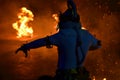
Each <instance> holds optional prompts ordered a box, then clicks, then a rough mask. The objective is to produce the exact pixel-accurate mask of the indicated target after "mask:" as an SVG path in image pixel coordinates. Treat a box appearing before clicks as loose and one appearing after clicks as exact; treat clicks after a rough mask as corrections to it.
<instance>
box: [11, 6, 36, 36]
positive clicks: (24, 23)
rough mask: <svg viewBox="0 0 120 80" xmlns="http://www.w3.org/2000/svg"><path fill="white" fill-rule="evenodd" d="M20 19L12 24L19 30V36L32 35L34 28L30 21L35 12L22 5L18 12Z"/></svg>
mask: <svg viewBox="0 0 120 80" xmlns="http://www.w3.org/2000/svg"><path fill="white" fill-rule="evenodd" d="M17 16H18V20H17V21H16V22H15V23H13V24H12V26H13V28H14V29H15V30H17V38H22V37H32V36H33V29H32V27H30V26H29V25H28V23H29V22H30V21H33V17H34V15H33V13H32V11H30V10H28V9H27V8H26V7H22V8H21V9H20V12H19V13H18V14H17Z"/></svg>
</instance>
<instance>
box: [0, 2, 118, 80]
mask: <svg viewBox="0 0 120 80" xmlns="http://www.w3.org/2000/svg"><path fill="white" fill-rule="evenodd" d="M74 1H75V3H76V6H77V10H78V13H79V14H80V17H81V23H82V25H83V26H84V27H86V28H87V29H88V31H89V32H90V33H92V34H93V35H95V36H96V38H98V39H100V40H101V41H102V48H101V49H98V50H96V51H90V52H88V53H89V54H88V55H87V58H86V60H85V63H84V65H85V67H86V68H87V69H88V70H89V71H90V73H91V77H92V78H93V77H95V78H96V80H103V78H106V79H107V80H120V69H119V68H120V38H119V37H120V1H119V0H74ZM23 6H25V7H27V8H28V9H30V10H31V11H32V12H33V14H34V21H33V22H31V23H30V25H31V26H32V28H33V30H34V37H33V38H31V39H30V40H28V42H29V41H32V40H35V39H37V38H41V37H45V36H46V35H50V34H54V33H55V28H54V26H55V25H56V22H55V20H54V19H53V18H52V14H54V13H58V12H59V11H62V12H63V11H65V9H66V8H67V7H66V0H33V1H32V0H0V80H36V79H37V78H38V77H39V76H41V75H51V76H53V75H54V74H55V70H56V66H57V50H56V47H54V48H53V49H46V48H44V47H43V48H38V49H34V50H31V51H30V52H29V57H28V58H25V57H24V54H23V53H22V52H20V53H19V54H17V55H15V53H14V51H15V50H16V49H17V48H18V47H19V46H20V45H21V44H23V43H26V41H24V40H21V39H17V38H16V30H14V29H13V28H12V24H13V23H14V22H15V21H16V20H18V19H17V13H18V12H19V11H20V8H21V7H23Z"/></svg>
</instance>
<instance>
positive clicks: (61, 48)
mask: <svg viewBox="0 0 120 80" xmlns="http://www.w3.org/2000/svg"><path fill="white" fill-rule="evenodd" d="M68 23H69V25H71V27H76V26H79V24H75V23H73V22H68ZM68 23H66V26H67V25H68ZM64 26H65V25H64ZM71 27H70V28H66V29H60V31H59V32H58V33H56V34H54V35H51V36H49V40H50V42H51V44H53V45H55V46H57V47H58V69H63V70H64V69H73V68H76V67H77V62H76V45H77V44H78V42H79V41H78V42H77V37H78V34H79V37H80V39H81V40H80V42H81V45H79V46H78V47H77V50H78V54H79V60H81V59H83V58H85V57H83V55H82V54H83V53H82V52H81V49H80V46H81V48H82V51H83V52H84V55H85V56H86V55H87V52H88V50H89V48H90V47H92V46H94V47H95V48H96V47H99V46H98V44H97V41H98V40H97V39H96V38H95V37H93V36H92V35H91V34H90V33H89V32H88V31H86V30H82V29H78V31H79V33H76V30H75V29H73V28H71ZM42 46H46V37H45V38H40V39H38V40H35V41H33V42H31V43H28V44H26V47H27V48H28V49H33V48H38V47H42ZM81 65H82V63H81V64H79V66H81Z"/></svg>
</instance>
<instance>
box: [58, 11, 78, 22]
mask: <svg viewBox="0 0 120 80" xmlns="http://www.w3.org/2000/svg"><path fill="white" fill-rule="evenodd" d="M66 21H73V22H79V21H80V16H79V14H77V16H76V17H75V16H74V15H73V13H72V9H67V10H66V11H65V12H64V13H61V12H60V13H59V22H66Z"/></svg>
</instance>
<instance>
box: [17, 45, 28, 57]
mask: <svg viewBox="0 0 120 80" xmlns="http://www.w3.org/2000/svg"><path fill="white" fill-rule="evenodd" d="M19 51H23V53H24V54H25V57H27V56H28V51H29V49H27V48H26V46H25V44H23V45H22V46H21V47H19V48H18V49H17V50H16V51H15V53H16V54H17V53H18V52H19Z"/></svg>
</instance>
